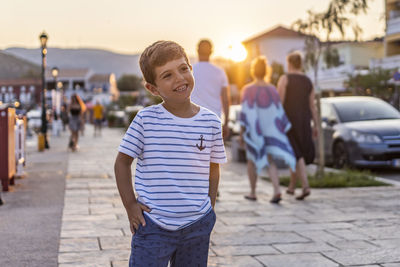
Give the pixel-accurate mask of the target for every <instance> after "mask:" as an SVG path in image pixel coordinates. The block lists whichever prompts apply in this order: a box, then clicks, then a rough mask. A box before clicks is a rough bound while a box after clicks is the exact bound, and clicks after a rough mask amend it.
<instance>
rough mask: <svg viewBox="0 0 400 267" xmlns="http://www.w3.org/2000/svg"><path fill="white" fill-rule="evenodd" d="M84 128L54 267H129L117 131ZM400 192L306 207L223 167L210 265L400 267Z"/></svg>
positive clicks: (324, 195)
mask: <svg viewBox="0 0 400 267" xmlns="http://www.w3.org/2000/svg"><path fill="white" fill-rule="evenodd" d="M103 130H104V131H103V136H102V137H98V138H93V137H92V133H93V130H92V128H91V127H90V126H88V127H87V130H86V133H85V134H86V135H85V136H84V137H83V138H82V139H81V140H80V146H81V148H80V150H79V151H78V152H76V153H69V165H68V175H67V178H66V192H65V207H64V211H63V219H62V229H61V239H60V247H59V257H58V261H59V266H60V267H67V266H74V267H78V266H79V267H84V266H85V267H86V266H90V267H93V266H108V267H110V266H112V267H117V266H128V258H129V254H130V242H131V234H130V230H129V224H128V220H127V216H126V213H125V210H124V208H123V206H122V203H121V201H120V198H119V195H118V191H117V189H116V184H115V179H114V175H113V162H114V159H115V156H116V149H117V146H118V144H119V141H120V139H121V138H122V135H123V131H122V130H118V129H103ZM399 189H400V187H398V186H392V187H379V188H352V189H334V190H332V189H329V190H327V189H318V190H316V189H315V190H313V191H312V195H311V196H310V198H308V199H307V200H306V201H304V202H299V201H296V200H294V198H293V197H292V196H287V195H285V196H284V200H283V201H282V202H281V205H272V204H270V203H269V202H268V201H269V199H270V198H271V192H272V187H271V185H270V184H269V183H268V182H265V181H262V180H259V181H258V191H259V192H258V196H259V200H258V201H257V202H249V201H247V200H245V199H244V198H243V195H244V194H245V193H247V192H248V182H247V176H246V168H245V164H243V163H232V162H230V163H228V164H225V165H224V166H223V168H222V174H221V182H220V193H221V197H220V200H219V202H218V203H217V205H216V213H217V223H216V226H215V228H214V232H213V234H212V238H211V249H210V257H209V266H249V267H250V266H252V267H253V266H254V267H257V266H269V267H275V266H278V267H284V266H296V267H302V266H304V267H310V266H323V267H330V266H369V267H371V266H375V267H376V266H384V267H395V266H400V249H399V247H400V225H399V222H400V190H399Z"/></svg>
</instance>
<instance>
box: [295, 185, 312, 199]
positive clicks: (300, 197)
mask: <svg viewBox="0 0 400 267" xmlns="http://www.w3.org/2000/svg"><path fill="white" fill-rule="evenodd" d="M310 194H311V191H310V188H309V187H307V188H304V189H303V193H302V194H301V195H300V196H298V197H296V199H297V200H304V199H305V198H306V197H308V196H309V195H310Z"/></svg>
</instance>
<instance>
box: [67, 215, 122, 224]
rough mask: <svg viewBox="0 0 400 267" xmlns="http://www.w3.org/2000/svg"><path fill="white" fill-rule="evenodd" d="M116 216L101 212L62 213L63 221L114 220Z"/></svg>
mask: <svg viewBox="0 0 400 267" xmlns="http://www.w3.org/2000/svg"><path fill="white" fill-rule="evenodd" d="M115 219H117V216H116V215H115V214H101V215H86V216H85V215H74V214H72V215H68V214H64V215H63V222H64V221H101V220H115Z"/></svg>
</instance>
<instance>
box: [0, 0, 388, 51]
mask: <svg viewBox="0 0 400 267" xmlns="http://www.w3.org/2000/svg"><path fill="white" fill-rule="evenodd" d="M0 3H1V16H0V25H1V26H0V49H5V48H7V47H12V46H20V47H21V46H22V47H29V48H36V47H38V46H39V39H38V36H39V34H40V33H41V31H42V30H45V31H46V32H47V33H48V35H49V41H48V45H49V46H50V47H61V48H80V47H85V48H87V47H91V48H102V49H107V50H112V51H114V52H119V53H129V54H132V53H140V52H141V51H142V50H143V49H144V48H145V47H146V46H148V45H149V44H151V43H152V42H154V41H157V40H160V39H164V40H174V41H176V42H178V43H180V44H181V45H183V46H184V48H185V49H186V50H187V52H188V53H189V54H190V55H194V54H195V48H196V44H197V42H198V40H199V39H200V38H204V37H207V38H210V39H211V40H212V41H213V42H214V45H215V54H216V55H223V53H224V51H226V49H227V48H228V47H229V45H231V44H234V43H237V42H240V41H243V40H245V39H248V38H249V37H252V36H254V35H257V34H259V33H262V32H264V31H266V30H268V29H271V28H273V27H274V26H276V25H278V24H281V25H284V26H290V25H291V24H292V23H293V22H294V21H295V20H296V19H298V18H302V17H305V14H306V11H307V10H308V9H312V10H314V11H322V10H324V9H326V7H327V5H328V3H329V1H328V0H297V1H294V0H279V1H276V0H168V1H165V0H69V1H65V0H64V1H63V0H59V1H57V0H51V1H50V0H36V1H29V0H28V1H27V0H0ZM369 5H370V9H369V12H368V15H367V16H360V17H359V18H358V21H359V23H360V25H361V27H362V28H363V29H364V34H363V38H364V39H370V38H373V37H376V36H382V35H383V34H384V16H383V13H384V1H383V0H374V1H370V4H369Z"/></svg>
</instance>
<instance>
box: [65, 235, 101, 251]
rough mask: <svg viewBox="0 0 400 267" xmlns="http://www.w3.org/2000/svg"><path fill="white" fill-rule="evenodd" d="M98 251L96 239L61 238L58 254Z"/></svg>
mask: <svg viewBox="0 0 400 267" xmlns="http://www.w3.org/2000/svg"><path fill="white" fill-rule="evenodd" d="M98 250H100V247H99V241H98V239H97V238H61V239H60V248H59V252H80V251H98Z"/></svg>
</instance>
